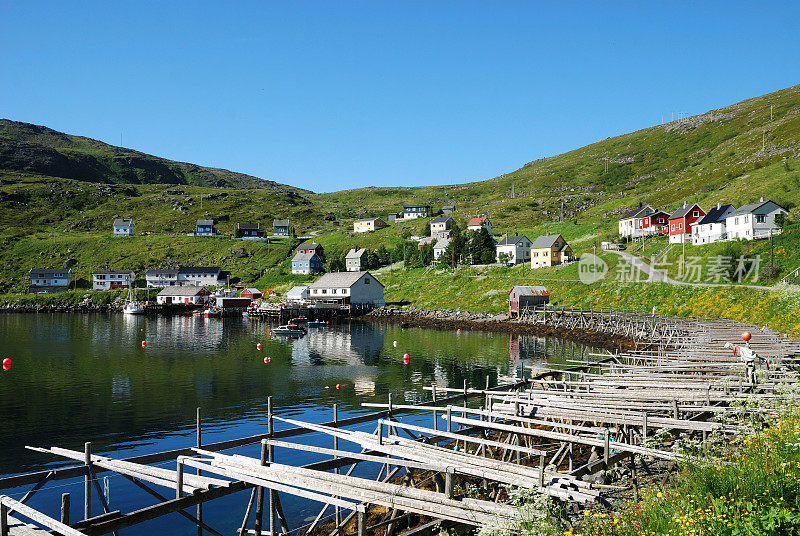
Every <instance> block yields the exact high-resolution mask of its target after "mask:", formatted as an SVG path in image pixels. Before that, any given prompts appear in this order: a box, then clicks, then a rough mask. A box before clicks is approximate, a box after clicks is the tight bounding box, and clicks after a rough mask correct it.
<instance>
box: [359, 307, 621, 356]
mask: <svg viewBox="0 0 800 536" xmlns="http://www.w3.org/2000/svg"><path fill="white" fill-rule="evenodd" d="M360 320H366V321H370V322H391V323H399V324H401V326H402V325H407V326H408V327H422V328H429V329H441V330H445V329H475V330H480V331H491V332H494V333H509V334H519V335H535V336H537V337H556V338H559V339H565V340H569V341H572V342H578V343H581V344H585V345H587V346H593V347H595V348H602V349H604V350H611V351H627V350H632V349H634V348H635V344H634V342H633V340H631V339H630V338H628V337H625V336H622V335H616V334H611V333H602V332H597V331H588V330H576V329H563V328H555V327H553V326H549V325H546V324H531V323H527V322H515V321H510V320H509V319H508V315H505V314H500V315H493V314H490V313H467V312H461V311H438V310H425V309H413V310H400V309H375V310H374V311H372V312H370V313H368V314H366V315H364V316H362V317H361V318H360Z"/></svg>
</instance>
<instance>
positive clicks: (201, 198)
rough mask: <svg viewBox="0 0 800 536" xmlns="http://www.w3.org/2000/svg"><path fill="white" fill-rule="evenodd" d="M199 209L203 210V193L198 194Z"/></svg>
mask: <svg viewBox="0 0 800 536" xmlns="http://www.w3.org/2000/svg"><path fill="white" fill-rule="evenodd" d="M200 210H203V194H200Z"/></svg>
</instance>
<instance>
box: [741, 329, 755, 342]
mask: <svg viewBox="0 0 800 536" xmlns="http://www.w3.org/2000/svg"><path fill="white" fill-rule="evenodd" d="M752 338H753V336H752V335H750V332H749V331H745V332H744V333H742V340H743V341H749V340H750V339H752Z"/></svg>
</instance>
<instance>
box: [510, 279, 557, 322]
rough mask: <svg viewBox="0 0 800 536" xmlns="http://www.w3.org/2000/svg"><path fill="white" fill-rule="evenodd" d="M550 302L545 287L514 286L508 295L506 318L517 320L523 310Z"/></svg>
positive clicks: (548, 293)
mask: <svg viewBox="0 0 800 536" xmlns="http://www.w3.org/2000/svg"><path fill="white" fill-rule="evenodd" d="M549 302H550V292H549V291H548V290H547V287H541V286H527V285H525V286H516V287H514V288H512V289H511V292H509V294H508V316H510V317H511V318H518V317H519V314H520V312H523V311H525V309H528V308H532V307H537V306H541V305H546V304H547V303H549Z"/></svg>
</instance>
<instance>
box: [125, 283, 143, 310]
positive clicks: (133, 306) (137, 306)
mask: <svg viewBox="0 0 800 536" xmlns="http://www.w3.org/2000/svg"><path fill="white" fill-rule="evenodd" d="M122 312H123V313H124V314H126V315H143V314H144V304H143V303H141V302H138V301H136V297H135V296H134V294H133V287H128V299H126V300H125V305H123V306H122Z"/></svg>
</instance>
